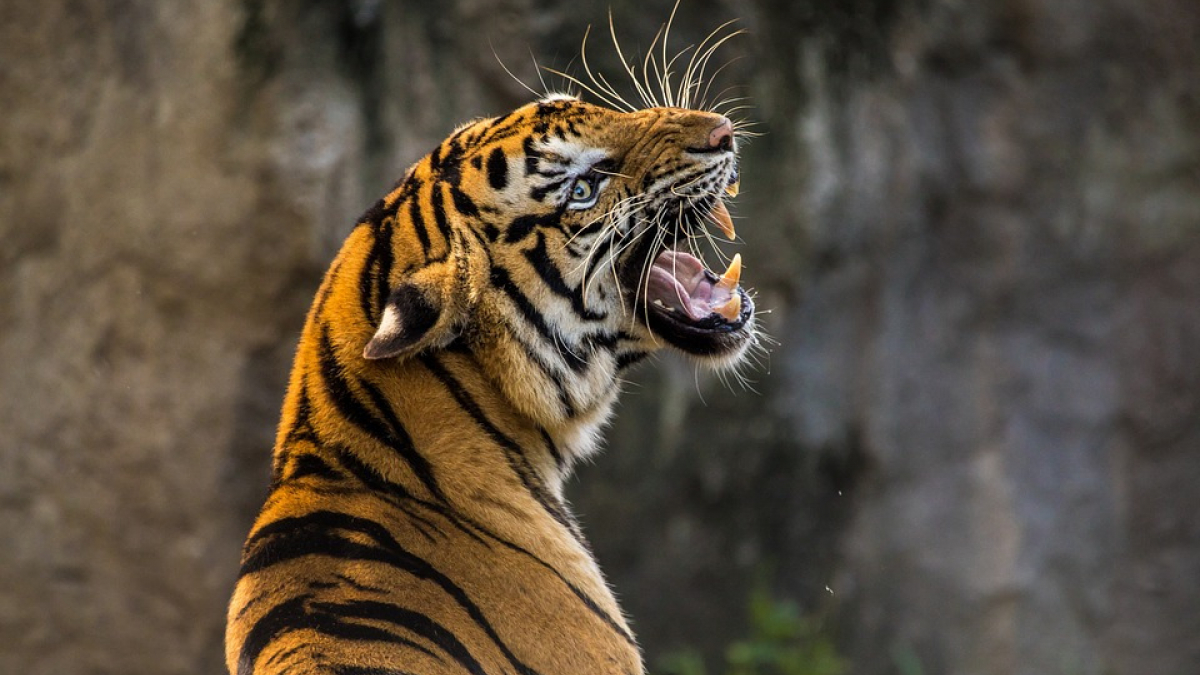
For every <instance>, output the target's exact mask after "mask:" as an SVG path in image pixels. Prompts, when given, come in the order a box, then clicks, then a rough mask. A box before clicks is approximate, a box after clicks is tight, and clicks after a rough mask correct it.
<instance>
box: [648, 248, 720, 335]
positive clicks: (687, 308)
mask: <svg viewBox="0 0 1200 675" xmlns="http://www.w3.org/2000/svg"><path fill="white" fill-rule="evenodd" d="M730 297H731V294H730V292H729V291H728V290H726V289H724V288H717V287H716V286H714V285H713V283H712V282H711V281H709V280H708V275H706V274H705V271H704V263H702V262H700V260H699V259H697V258H696V257H695V256H693V255H690V254H687V253H683V252H682V251H663V252H662V253H660V254H659V255H658V257H657V258H655V259H654V264H653V265H652V266H651V267H650V278H649V280H648V281H647V284H646V299H647V301H649V302H650V303H654V302H655V301H658V302H660V303H661V304H663V305H665V306H666V307H668V308H671V309H674V310H676V311H680V312H683V313H684V314H686V315H687V316H688V318H689V319H691V320H692V321H699V320H700V319H703V318H704V317H706V316H708V315H709V314H712V313H713V307H715V306H720V305H722V304H724V303H725V302H726V301H728V300H729V298H730Z"/></svg>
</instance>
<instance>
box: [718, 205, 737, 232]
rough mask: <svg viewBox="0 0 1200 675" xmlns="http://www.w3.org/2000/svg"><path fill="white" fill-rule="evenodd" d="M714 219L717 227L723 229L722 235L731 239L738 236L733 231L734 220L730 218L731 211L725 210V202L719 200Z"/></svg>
mask: <svg viewBox="0 0 1200 675" xmlns="http://www.w3.org/2000/svg"><path fill="white" fill-rule="evenodd" d="M712 218H713V220H715V221H717V227H719V228H721V233H722V234H724V235H725V236H726V237H728V238H729V239H733V238H734V237H735V236H737V233H736V232H734V230H733V218H730V217H729V209H727V208H725V202H723V201H721V200H719V199H718V200H717V205H716V206H714V207H713V210H712Z"/></svg>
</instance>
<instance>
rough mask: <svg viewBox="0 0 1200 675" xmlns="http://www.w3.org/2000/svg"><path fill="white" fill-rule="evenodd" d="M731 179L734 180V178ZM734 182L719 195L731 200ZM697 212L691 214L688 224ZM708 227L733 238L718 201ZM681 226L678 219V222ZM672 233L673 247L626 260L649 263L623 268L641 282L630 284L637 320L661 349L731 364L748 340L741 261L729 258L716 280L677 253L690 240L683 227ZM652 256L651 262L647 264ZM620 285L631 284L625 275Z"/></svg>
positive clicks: (749, 304)
mask: <svg viewBox="0 0 1200 675" xmlns="http://www.w3.org/2000/svg"><path fill="white" fill-rule="evenodd" d="M735 176H736V174H735ZM737 192H738V182H737V179H736V177H735V178H734V179H733V180H732V181H731V182H730V183H729V184H728V186H727V187H726V188H725V194H727V195H729V196H736V195H737ZM700 211H702V209H695V210H693V213H692V215H691V220H693V221H694V220H696V214H697V213H698V212H700ZM705 219H707V220H708V221H711V222H712V223H714V224H715V225H716V227H717V228H718V229H719V230H720V232H721V233H722V234H723V235H724V236H725V237H726V238H727V239H729V240H733V239H734V237H735V236H736V232H735V230H734V226H733V220H732V218H731V217H730V215H729V210H728V208H727V207H726V206H725V203H724V201H723V200H721V199H717V200H715V202H714V204H713V205H712V206H711V207H710V210H709V212H708V214H707V216H706V217H705V218H701V219H700V220H705ZM681 220H682V219H681ZM679 229H680V230H682V231H679V232H674V233H672V237H671V238H672V239H673V240H674V241H672V242H669V243H668V244H667V245H664V246H662V247H660V248H659V249H658V250H653V249H651V250H649V251H646V252H644V253H642V254H640V255H635V256H632V258H633V260H642V261H645V260H647V259H650V260H651V262H650V264H649V266H648V267H647V266H646V265H645V263H644V262H643V263H642V265H641V266H639V265H637V264H636V263H634V264H628V265H627V270H628V269H630V268H637V271H638V272H639V273H640V272H642V268H644V269H645V271H644V273H643V274H642V277H641V278H638V279H636V280H632V281H633V283H635V284H636V286H635V288H637V292H636V293H635V294H634V296H635V298H636V299H635V302H634V305H635V307H636V309H637V314H638V315H639V317H640V318H641V319H642V321H643V322H644V323H645V325H646V327H647V328H648V329H649V330H650V332H651V333H652V334H653V335H654V336H655V337H657V338H661V339H662V340H663V341H665V342H666V343H667V344H669V345H671V346H673V347H675V348H677V349H679V350H680V351H683V352H685V353H688V354H690V355H693V356H698V357H715V358H717V359H719V360H721V361H726V360H736V359H737V358H738V357H740V355H741V354H742V352H743V351H744V350H745V348H746V347H747V346H748V345H749V344H750V342H751V341H752V340H753V335H754V332H753V318H754V301H753V300H752V299H751V298H750V295H749V294H748V293H747V292H746V291H745V289H743V288H742V287H741V285H740V280H741V271H742V258H741V254H735V255H734V256H733V258H732V259H731V260H730V262H729V265H728V267H727V268H726V270H725V271H724V272H723V273H721V274H717V273H716V272H714V271H712V270H710V269H708V268H707V267H706V266H705V264H704V262H703V261H702V260H701V259H700V257H698V255H693V254H692V253H689V252H687V251H684V250H680V246H682V245H683V242H686V241H687V240H689V238H691V237H694V236H696V235H695V233H693V232H692V231H691V230H692V228H690V227H688V226H687V225H680V226H679ZM651 256H652V258H651ZM625 276H626V279H625V283H626V285H628V284H629V283H630V282H631V279H629V276H630V275H629V274H626V275H625Z"/></svg>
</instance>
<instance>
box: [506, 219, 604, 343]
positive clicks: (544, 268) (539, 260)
mask: <svg viewBox="0 0 1200 675" xmlns="http://www.w3.org/2000/svg"><path fill="white" fill-rule="evenodd" d="M525 259H526V260H528V261H529V264H530V265H532V266H533V269H534V271H535V272H537V273H538V276H539V277H541V278H542V281H543V282H544V283H545V284H546V286H547V287H549V289H550V290H551V291H553V292H554V294H555V295H557V296H559V297H562V298H566V299H567V300H569V301H570V302H571V309H572V310H574V311H575V315H576V316H578V317H579V318H581V319H583V320H584V321H601V320H603V319H605V318H606V316H607V315H605V314H598V313H596V312H593V311H592V310H590V309H588V308H587V307H586V306H585V305H584V301H583V287H582V286H580V287H579V288H574V289H573V288H570V287H568V286H567V282H566V281H565V280H564V279H563V277H562V273H561V272H559V270H558V268H557V267H555V265H554V261H552V260H550V253H549V251H548V250H547V247H546V235H545V234H544V233H542V232H538V234H537V245H536V246H534V247H533V248H531V249H529V250H528V251H525ZM585 278H586V277H585Z"/></svg>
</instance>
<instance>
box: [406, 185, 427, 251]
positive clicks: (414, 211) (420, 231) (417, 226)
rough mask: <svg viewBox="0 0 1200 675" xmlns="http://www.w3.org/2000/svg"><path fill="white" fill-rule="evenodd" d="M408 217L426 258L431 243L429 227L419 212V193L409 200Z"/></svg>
mask: <svg viewBox="0 0 1200 675" xmlns="http://www.w3.org/2000/svg"><path fill="white" fill-rule="evenodd" d="M408 217H409V218H410V219H411V220H412V226H413V229H414V230H416V232H417V239H418V240H419V241H420V242H421V252H422V253H424V254H425V257H426V258H428V257H429V249H430V247H431V246H432V243H431V242H430V241H429V228H427V227H426V226H425V215H424V214H423V213H421V199H420V195H417V196H416V197H415V198H413V199H411V200H409V202H408Z"/></svg>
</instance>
